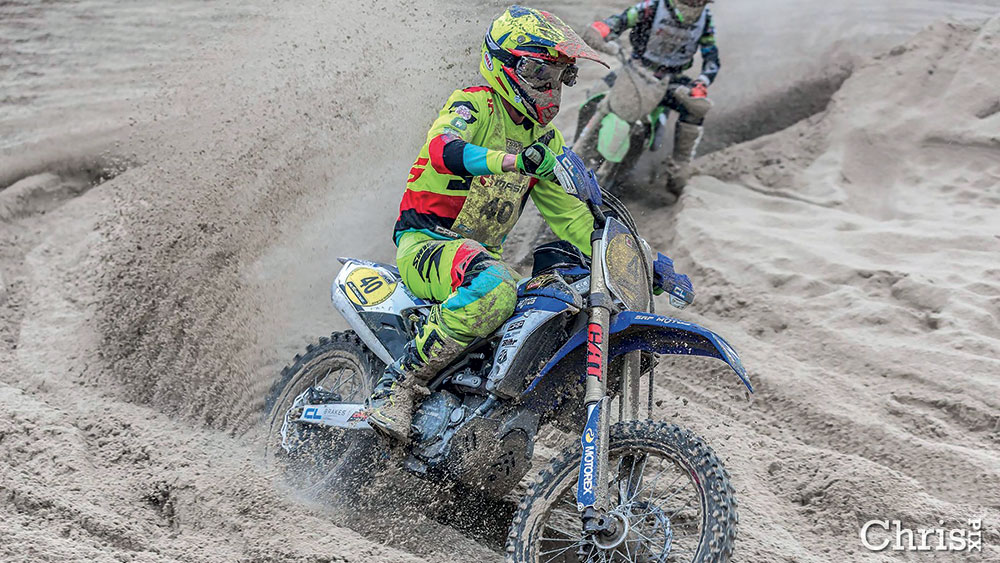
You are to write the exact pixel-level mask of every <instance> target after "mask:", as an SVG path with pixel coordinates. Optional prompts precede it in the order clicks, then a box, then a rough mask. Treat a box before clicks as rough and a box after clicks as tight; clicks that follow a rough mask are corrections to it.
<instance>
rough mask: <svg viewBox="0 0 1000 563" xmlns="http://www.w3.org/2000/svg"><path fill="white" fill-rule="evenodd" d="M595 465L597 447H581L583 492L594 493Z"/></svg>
mask: <svg viewBox="0 0 1000 563" xmlns="http://www.w3.org/2000/svg"><path fill="white" fill-rule="evenodd" d="M596 465H597V446H594V445H589V446H584V447H583V492H584V494H588V495H589V494H592V493H593V492H594V467H595V466H596Z"/></svg>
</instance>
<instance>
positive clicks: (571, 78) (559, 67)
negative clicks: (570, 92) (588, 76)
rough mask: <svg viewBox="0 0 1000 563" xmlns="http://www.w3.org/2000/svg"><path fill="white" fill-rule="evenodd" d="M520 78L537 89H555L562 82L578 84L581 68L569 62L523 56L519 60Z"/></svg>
mask: <svg viewBox="0 0 1000 563" xmlns="http://www.w3.org/2000/svg"><path fill="white" fill-rule="evenodd" d="M515 70H516V72H517V76H518V78H520V79H521V80H523V81H524V83H525V84H527V85H528V86H530V87H531V88H533V89H535V90H554V89H556V88H559V87H560V86H561V85H562V84H565V85H567V86H572V85H574V84H576V76H577V73H578V72H579V69H578V68H577V66H576V65H573V64H568V63H555V62H550V61H543V60H541V59H536V58H533V57H521V58H520V59H518V61H517V68H516V69H515Z"/></svg>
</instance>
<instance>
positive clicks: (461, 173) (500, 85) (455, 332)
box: [368, 6, 607, 442]
mask: <svg viewBox="0 0 1000 563" xmlns="http://www.w3.org/2000/svg"><path fill="white" fill-rule="evenodd" d="M577 58H586V59H591V60H594V61H598V62H601V64H605V63H603V61H601V60H600V56H599V55H598V54H597V53H596V52H594V51H593V50H592V49H590V48H589V47H588V46H587V44H586V43H585V42H584V41H583V39H581V38H580V36H579V35H577V34H576V33H575V32H574V31H573V30H572V29H571V28H570V27H569V26H567V25H566V24H565V23H563V22H562V21H561V20H560V19H559V18H557V17H556V16H554V15H552V14H550V13H548V12H543V11H540V10H534V9H530V8H524V7H521V6H512V7H510V8H509V9H507V11H506V12H504V14H503V15H501V16H500V17H499V18H497V19H496V20H495V21H493V23H492V24H491V25H490V28H489V31H488V32H487V34H486V39H485V41H484V43H483V47H482V57H481V59H480V67H479V70H480V72H481V73H482V75H483V77H484V78H485V79H486V83H487V84H488V85H487V86H476V87H472V88H466V89H464V90H456V91H455V92H453V93H452V94H451V97H449V98H448V101H447V102H445V105H444V107H443V108H442V109H441V111H440V114H439V115H438V118H437V119H436V120H435V122H434V124H433V125H432V126H431V129H430V132H429V133H428V134H427V141H426V143H425V144H424V146H423V148H422V149H421V150H420V154H419V155H418V157H417V160H416V162H415V163H414V165H413V168H411V169H410V175H409V179H408V180H407V184H406V191H405V192H404V194H403V200H402V202H401V203H400V214H399V218H398V220H397V222H396V226H395V229H394V233H393V241H394V242H395V244H396V246H397V253H396V263H397V265H398V267H399V272H400V274H401V276H402V278H403V282H404V283H405V284H406V286H407V287H408V288H409V289H410V290H411V291H412V292H413V293H414V294H415V295H416V296H418V297H420V298H422V299H427V300H430V301H433V302H435V303H436V304H435V305H434V306H433V307H432V308H431V311H430V315H429V317H428V319H427V322H426V323H425V324H424V325H423V326H421V327H420V329H419V332H418V334H417V336H416V338H415V339H414V340H413V341H412V342H410V343H409V344H407V346H406V351H405V353H404V354H403V356H402V357H400V358H399V359H398V360H397V361H396V362H395V363H393V364H392V365H390V366H388V367H387V368H386V371H385V375H384V376H383V377H382V379H381V380H380V381H379V383H378V385H377V386H376V389H375V392H374V394H373V395H372V398H371V400H370V409H371V410H370V412H369V416H368V423H369V424H370V425H371V426H372V427H373V428H374V429H375V430H377V431H379V432H381V433H383V434H385V435H388V436H391V437H393V438H395V439H397V440H400V441H404V442H405V441H407V440H408V439H409V433H410V424H411V420H412V416H413V407H414V399H415V397H416V394H417V387H418V386H424V385H426V384H427V382H428V381H429V380H430V378H432V377H433V376H434V375H436V374H437V372H438V371H440V370H441V369H442V368H444V367H445V366H447V365H448V364H449V363H450V362H451V361H452V360H453V359H454V358H455V357H456V356H457V355H458V354H459V353H460V352H461V351H462V350H463V349H464V348H465V347H466V346H467V345H469V344H470V343H471V342H472V341H473V340H474V339H476V338H477V337H486V336H489V335H490V334H492V333H493V332H494V331H495V330H496V329H497V328H498V327H499V326H500V325H502V324H503V323H504V322H505V321H506V320H507V319H508V318H509V317H510V316H511V315H512V314H513V312H514V306H515V302H516V300H517V281H518V279H519V277H520V276H519V274H518V273H517V272H515V271H514V270H513V268H511V267H510V266H508V265H507V264H506V263H504V262H503V261H502V260H501V252H502V244H503V242H504V239H505V238H506V236H507V234H508V233H509V232H510V230H511V229H512V228H513V227H514V224H515V223H516V222H517V219H518V218H519V217H520V215H521V212H522V210H523V209H524V206H525V204H526V203H527V199H528V197H529V196H530V197H531V199H532V201H534V203H535V206H536V207H537V208H538V210H539V212H540V213H541V215H542V217H543V218H544V219H545V220H546V222H547V223H548V224H549V226H550V227H551V228H552V231H553V232H555V234H556V235H557V236H559V237H560V238H561V239H563V240H566V241H568V242H570V243H572V244H573V245H575V246H576V247H577V248H579V249H580V250H581V251H583V252H584V253H585V254H587V255H588V256H589V255H590V251H591V245H590V237H591V233H592V232H593V229H594V222H593V217H592V216H591V214H590V212H589V210H588V209H587V207H586V205H584V204H583V203H582V202H580V201H579V200H578V199H576V198H575V197H573V196H570V195H568V194H567V193H566V192H565V191H564V190H563V189H562V188H561V187H560V186H559V185H558V184H557V183H556V181H555V174H554V172H553V170H554V166H555V162H556V156H557V155H559V154H562V151H563V145H564V140H563V136H562V134H561V133H560V132H559V130H558V129H556V128H555V127H553V126H552V125H551V122H552V119H553V118H554V117H555V116H556V113H557V112H558V111H559V104H560V97H561V93H562V86H563V84H566V85H568V86H572V85H573V84H574V83H575V82H576V74H577V67H576V65H575V63H576V60H577ZM605 66H607V65H606V64H605Z"/></svg>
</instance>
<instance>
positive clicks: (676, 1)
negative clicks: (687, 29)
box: [664, 0, 712, 25]
mask: <svg viewBox="0 0 1000 563" xmlns="http://www.w3.org/2000/svg"><path fill="white" fill-rule="evenodd" d="M664 1H665V2H667V3H668V4H670V7H672V8H673V9H674V14H676V15H677V21H679V22H681V23H682V24H685V25H694V24H695V22H697V21H698V18H700V17H701V13H702V12H704V11H705V7H706V6H708V4H709V2H712V0H664Z"/></svg>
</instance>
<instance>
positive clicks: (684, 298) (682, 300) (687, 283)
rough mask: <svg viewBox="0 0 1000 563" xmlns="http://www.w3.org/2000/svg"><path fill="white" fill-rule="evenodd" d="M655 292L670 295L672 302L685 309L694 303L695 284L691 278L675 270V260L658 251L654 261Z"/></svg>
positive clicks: (675, 305)
mask: <svg viewBox="0 0 1000 563" xmlns="http://www.w3.org/2000/svg"><path fill="white" fill-rule="evenodd" d="M653 293H654V294H655V295H661V294H663V293H668V294H669V295H670V304H671V305H673V306H674V307H677V308H678V309H683V308H684V307H687V306H688V305H690V304H691V303H694V286H693V285H691V278H689V277H687V276H685V275H684V274H678V273H677V272H675V271H674V261H673V260H671V259H670V257H668V256H666V255H665V254H661V253H659V252H657V253H656V261H655V262H653Z"/></svg>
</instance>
